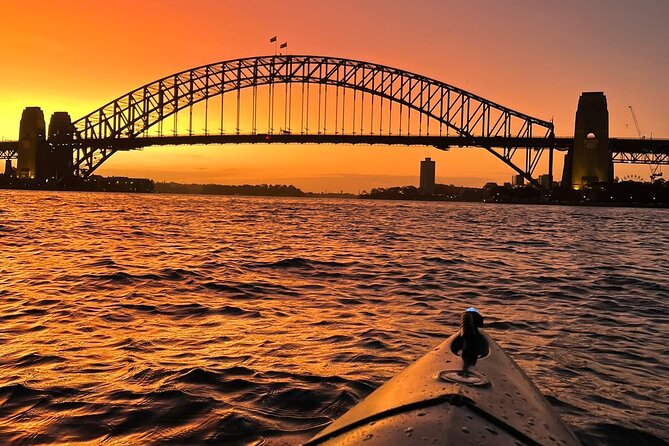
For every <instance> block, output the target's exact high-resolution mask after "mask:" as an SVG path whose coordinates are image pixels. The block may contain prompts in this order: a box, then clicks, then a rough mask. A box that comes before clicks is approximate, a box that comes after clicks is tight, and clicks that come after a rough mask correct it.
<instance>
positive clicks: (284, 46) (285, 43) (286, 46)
mask: <svg viewBox="0 0 669 446" xmlns="http://www.w3.org/2000/svg"><path fill="white" fill-rule="evenodd" d="M279 48H281V49H284V48H288V42H283V43H282V44H281V45H279Z"/></svg>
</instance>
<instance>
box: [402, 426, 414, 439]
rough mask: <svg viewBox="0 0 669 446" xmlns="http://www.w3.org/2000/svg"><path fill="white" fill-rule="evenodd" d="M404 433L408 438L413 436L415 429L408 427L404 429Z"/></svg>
mask: <svg viewBox="0 0 669 446" xmlns="http://www.w3.org/2000/svg"><path fill="white" fill-rule="evenodd" d="M404 433H405V434H407V437H410V436H411V435H412V434H413V427H407V428H406V429H404Z"/></svg>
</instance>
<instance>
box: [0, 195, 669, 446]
mask: <svg viewBox="0 0 669 446" xmlns="http://www.w3.org/2000/svg"><path fill="white" fill-rule="evenodd" d="M0 210H1V211H0V237H1V242H2V246H3V257H2V259H1V260H0V262H1V263H0V319H1V321H0V330H1V332H0V361H2V363H1V367H0V402H1V404H0V444H16V443H24V444H81V445H93V444H109V445H135V444H202V443H205V442H213V443H217V444H253V443H257V442H262V441H264V442H266V444H295V443H299V442H300V441H304V440H305V439H306V438H308V437H310V436H311V435H312V434H313V433H315V432H316V431H317V430H318V429H319V428H320V427H322V426H323V425H325V424H326V423H328V422H329V421H330V420H331V419H333V418H335V417H337V416H339V415H340V414H341V413H343V412H344V411H345V410H346V409H348V408H350V407H351V406H352V405H353V404H354V403H355V402H356V401H359V400H360V399H361V398H363V397H364V396H365V395H366V394H368V393H369V392H370V391H371V390H372V389H373V388H374V387H376V386H378V385H379V384H381V383H382V382H384V381H385V380H387V379H388V378H390V377H391V376H393V375H394V374H396V373H397V372H398V371H399V370H401V369H402V368H403V367H404V366H405V365H406V364H408V363H410V362H411V361H413V360H414V359H416V358H417V357H419V356H420V355H421V354H422V353H424V352H425V351H427V350H428V349H429V348H431V347H433V346H434V345H436V344H437V343H439V342H440V341H441V340H442V339H444V338H445V337H446V336H448V335H449V334H450V333H451V332H452V330H454V329H455V326H456V325H457V322H458V317H457V315H458V314H459V312H460V311H461V310H462V309H463V308H466V307H468V306H470V305H475V306H477V307H478V308H479V309H480V310H481V311H482V313H483V314H484V315H485V316H486V320H487V321H488V322H489V324H490V325H489V326H490V329H489V332H490V333H491V334H492V335H493V336H494V337H495V338H496V339H497V341H498V342H499V343H500V344H501V345H502V346H504V347H505V348H506V349H507V351H509V352H510V353H511V354H512V355H513V356H514V358H515V359H516V360H517V361H518V362H519V363H520V364H521V365H522V366H523V368H524V369H525V370H526V371H527V372H528V374H529V375H530V376H531V377H532V378H533V379H534V380H535V382H536V383H537V385H538V386H539V387H540V388H541V390H542V391H544V393H546V394H548V395H549V396H553V397H555V398H557V399H558V401H559V402H560V404H558V407H559V408H560V409H561V410H562V411H563V414H564V415H565V417H566V419H567V421H568V422H570V423H571V424H572V426H574V427H575V428H576V429H577V430H579V431H580V432H581V434H582V435H586V436H587V435H591V436H593V437H597V435H600V434H601V435H603V434H602V433H601V432H603V430H602V431H600V430H598V429H599V428H597V427H596V426H599V425H601V424H603V423H604V420H610V419H615V420H619V423H620V424H621V425H622V426H626V427H627V428H629V429H632V430H637V431H640V432H649V433H652V434H654V435H661V434H662V432H663V429H665V428H664V427H662V426H664V424H663V423H664V421H663V419H662V417H661V416H659V415H656V414H657V413H659V412H660V411H659V409H658V408H661V407H665V406H666V404H667V403H669V402H668V401H667V399H666V398H665V397H663V396H662V395H661V394H660V396H658V385H657V374H658V373H659V374H660V376H662V374H664V375H663V376H666V374H667V371H668V370H669V366H668V364H667V359H666V358H655V359H654V361H655V362H654V363H655V364H656V367H655V369H654V370H649V369H648V368H640V367H637V365H638V362H639V358H638V356H641V357H642V358H650V357H656V355H655V354H654V352H656V351H662V349H663V348H664V347H663V346H662V345H661V340H659V339H657V338H651V339H649V338H648V336H646V333H647V332H648V331H647V330H649V329H650V328H649V326H648V325H647V324H650V322H645V321H644V320H643V319H640V318H639V315H638V313H637V311H638V308H637V304H639V303H641V304H642V305H643V307H644V308H645V309H650V310H652V311H654V314H656V315H657V316H656V317H657V320H654V321H652V325H653V329H655V330H657V329H658V327H659V329H661V330H664V331H665V332H666V330H667V323H668V322H667V312H666V308H665V306H664V304H663V302H664V301H663V299H666V297H667V295H666V293H667V291H666V290H667V289H669V283H668V279H667V276H666V270H667V269H669V265H667V260H666V256H664V257H663V252H666V249H667V247H668V246H669V241H667V240H666V237H665V238H664V239H662V238H661V237H660V239H659V242H658V234H661V231H662V228H666V224H667V223H669V215H668V214H667V213H666V212H662V211H659V212H658V211H653V210H648V211H641V210H638V211H637V212H635V213H634V214H630V213H629V212H627V211H625V210H620V209H578V208H571V209H569V208H537V207H520V206H507V207H504V206H481V205H469V204H445V203H406V202H399V203H386V202H368V201H364V202H361V201H350V200H341V201H336V200H298V199H264V198H238V197H235V198H226V197H194V196H154V195H151V196H132V195H115V194H79V193H38V192H0ZM593 221H596V222H597V228H598V229H597V230H593V223H592V222H593ZM639 227H644V228H646V230H645V231H644V232H640V231H639V230H638V228H639ZM651 240H652V241H653V243H650V241H651ZM595 248H596V249H595ZM584 259H587V262H584ZM639 296H641V297H639ZM632 299H636V300H634V301H632ZM633 302H634V303H633ZM587 333H594V334H597V335H598V340H597V342H593V341H592V339H591V338H589V337H588V336H587ZM640 346H641V347H640ZM612 351H618V352H621V353H619V354H617V355H614V354H612V353H611V352H612ZM635 355H636V356H635ZM624 383H628V384H630V385H631V384H632V383H633V388H634V392H633V393H632V394H630V393H629V392H627V391H626V390H624V389H625V386H624ZM603 393H606V394H607V395H608V396H607V398H609V400H601V399H598V395H600V394H603ZM639 414H644V415H643V416H640V415H639ZM598 423H599V424H598ZM593 426H595V427H593ZM597 438H598V437H597Z"/></svg>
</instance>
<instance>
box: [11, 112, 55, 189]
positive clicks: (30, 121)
mask: <svg viewBox="0 0 669 446" xmlns="http://www.w3.org/2000/svg"><path fill="white" fill-rule="evenodd" d="M45 127H46V126H45V124H44V112H42V109H41V108H39V107H27V108H26V109H25V110H23V114H22V115H21V124H20V126H19V153H18V162H17V168H16V171H17V176H18V177H19V178H26V179H39V178H40V175H41V174H42V172H43V168H44V164H45V162H46V158H47V153H46V152H47V151H48V148H47V145H46V137H45V133H46V131H45Z"/></svg>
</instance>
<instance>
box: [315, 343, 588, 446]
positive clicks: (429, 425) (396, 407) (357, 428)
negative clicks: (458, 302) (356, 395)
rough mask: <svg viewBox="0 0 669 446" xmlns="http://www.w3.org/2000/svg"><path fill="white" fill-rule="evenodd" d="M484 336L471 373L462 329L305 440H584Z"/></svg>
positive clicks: (561, 445) (563, 443) (564, 443)
mask: <svg viewBox="0 0 669 446" xmlns="http://www.w3.org/2000/svg"><path fill="white" fill-rule="evenodd" d="M480 335H481V337H480V341H481V346H480V347H479V351H480V352H481V356H480V357H479V358H478V360H477V361H476V364H475V365H473V366H469V367H468V371H467V373H463V372H462V371H463V369H464V365H465V364H464V361H463V359H462V357H461V356H460V355H459V350H460V349H461V345H462V340H461V338H460V335H459V334H455V335H453V336H451V337H450V338H449V339H448V340H447V341H445V342H443V343H442V344H441V345H439V346H438V347H437V348H435V349H434V350H432V351H431V352H429V353H428V354H426V355H425V356H423V357H422V358H420V359H419V360H418V361H416V362H415V363H414V364H412V365H410V366H409V367H408V368H407V369H405V370H404V371H403V372H401V373H400V374H399V375H397V376H396V377H395V378H393V379H392V380H390V381H388V382H387V383H386V384H384V385H383V386H381V387H380V388H378V389H377V390H376V391H375V392H373V393H372V394H371V395H369V396H368V397H367V398H366V399H365V400H363V401H362V402H361V403H360V404H358V405H357V406H355V407H353V408H352V409H351V410H350V411H348V412H347V413H345V414H344V415H343V416H342V417H341V418H339V419H338V420H336V421H335V422H333V423H332V424H331V425H330V426H328V427H327V428H326V429H324V430H323V431H322V432H320V433H319V434H318V435H316V436H315V437H314V438H313V439H311V440H310V441H309V442H308V443H306V444H307V445H337V446H345V445H353V444H363V443H364V444H365V445H370V446H374V445H391V444H392V445H406V446H410V445H414V444H415V445H419V444H420V445H426V444H433V445H488V444H495V445H507V444H508V445H514V446H517V445H556V446H572V445H574V446H576V445H579V444H580V443H579V441H578V440H577V439H576V437H575V436H574V434H573V433H572V432H571V431H570V430H569V429H568V428H567V427H566V426H565V424H564V423H563V422H562V420H561V419H560V417H559V416H558V415H557V413H556V412H555V410H554V409H553V408H552V407H551V405H550V404H549V403H548V401H547V400H546V399H545V398H544V397H543V395H542V394H541V393H540V392H539V390H538V389H537V388H536V386H534V384H533V383H532V382H531V381H530V379H529V378H528V377H527V376H526V375H525V373H524V372H523V371H522V370H521V369H520V367H518V365H516V363H515V362H514V361H513V360H512V359H511V358H510V357H508V356H507V355H506V353H504V351H503V350H502V349H501V348H500V347H499V346H498V345H497V344H496V343H495V341H493V340H492V339H491V338H490V337H489V336H488V335H487V334H485V332H484V331H483V330H480Z"/></svg>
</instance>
